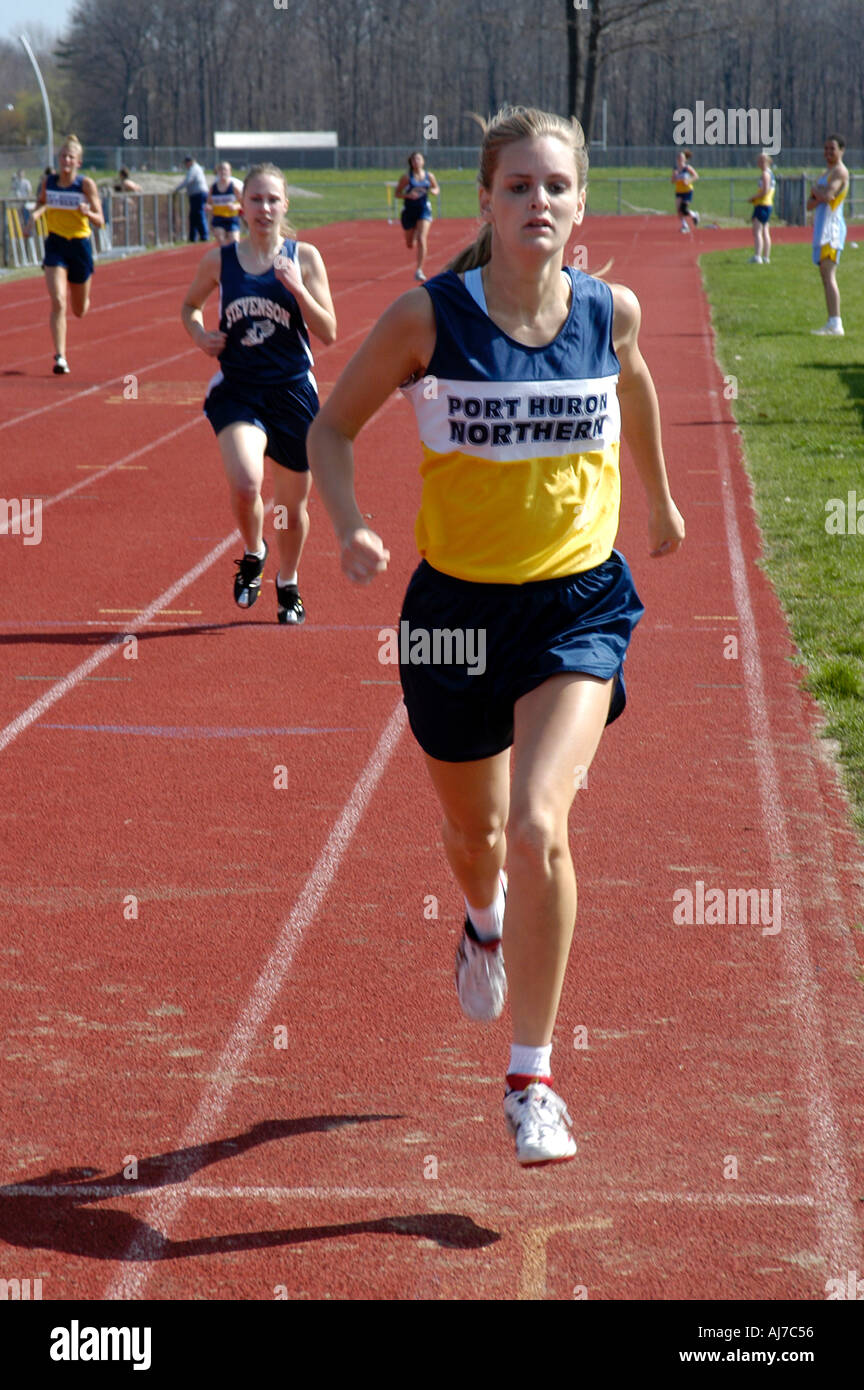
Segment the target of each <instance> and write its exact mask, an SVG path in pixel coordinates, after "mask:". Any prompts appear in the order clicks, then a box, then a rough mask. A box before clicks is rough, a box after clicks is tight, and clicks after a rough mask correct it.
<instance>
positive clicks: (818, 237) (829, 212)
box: [813, 169, 849, 265]
mask: <svg viewBox="0 0 864 1390" xmlns="http://www.w3.org/2000/svg"><path fill="white" fill-rule="evenodd" d="M816 187H817V188H827V187H828V170H827V169H826V170H825V172H824V173H823V174H820V175H819V178H818V179H817V180H816ZM848 192H849V184H848V182H847V184H846V187H845V188H841V190H840V192H839V193H836V194H835V195H834V197H833V198H832V199H831V201H830V203H819V204H818V206H817V207H816V210H815V212H814V214H813V261H814V264H815V265H819V263H820V261H824V260H825V259H826V258H828V259H830V260H834V261H836V260H837V258H838V256H839V255H840V252H841V251H842V250H843V247H844V246H845V245H846V219H845V217H844V216H843V203H844V202H845V200H846V194H847V193H848Z"/></svg>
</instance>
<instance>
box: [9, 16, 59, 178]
mask: <svg viewBox="0 0 864 1390" xmlns="http://www.w3.org/2000/svg"><path fill="white" fill-rule="evenodd" d="M18 37H19V38H20V40H21V43H22V45H23V47H24V52H25V53H26V54H27V57H28V58H29V59H30V62H31V63H32V64H33V71H34V72H35V74H36V81H37V82H38V83H39V90H40V92H41V93H42V105H43V106H44V107H45V125H46V126H47V129H48V161H47V162H48V164H49V165H50V166H51V168H52V169H53V167H54V126H53V124H52V122H51V106H50V103H49V101H48V93H47V91H46V90H45V83H44V82H43V81H42V74H41V72H40V71H39V64H38V63H37V62H36V54H35V53H34V52H33V49H32V48H31V47H30V42H29V40H28V38H27V36H26V34H19V35H18Z"/></svg>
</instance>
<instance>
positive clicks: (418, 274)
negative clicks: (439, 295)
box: [414, 270, 426, 282]
mask: <svg viewBox="0 0 864 1390" xmlns="http://www.w3.org/2000/svg"><path fill="white" fill-rule="evenodd" d="M414 279H415V280H420V281H421V282H422V281H423V280H425V279H426V276H425V275H424V274H423V271H422V270H415V272H414Z"/></svg>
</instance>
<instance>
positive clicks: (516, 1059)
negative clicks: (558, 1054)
mask: <svg viewBox="0 0 864 1390" xmlns="http://www.w3.org/2000/svg"><path fill="white" fill-rule="evenodd" d="M551 1067H552V1044H551V1043H548V1044H547V1046H546V1047H523V1046H522V1044H521V1043H512V1044H511V1047H510V1065H509V1067H508V1068H507V1084H508V1085H509V1087H510V1089H511V1090H513V1091H524V1090H525V1087H526V1086H528V1085H530V1084H531V1082H532V1081H544V1082H545V1083H546V1085H547V1086H548V1085H550V1084H551V1082H552V1075H551Z"/></svg>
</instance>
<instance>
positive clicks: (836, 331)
mask: <svg viewBox="0 0 864 1390" xmlns="http://www.w3.org/2000/svg"><path fill="white" fill-rule="evenodd" d="M810 332H811V333H815V334H816V337H817V338H843V337H845V333H844V330H843V325H842V323H839V324H831V323H823V325H822V327H821V328H811V329H810Z"/></svg>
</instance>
